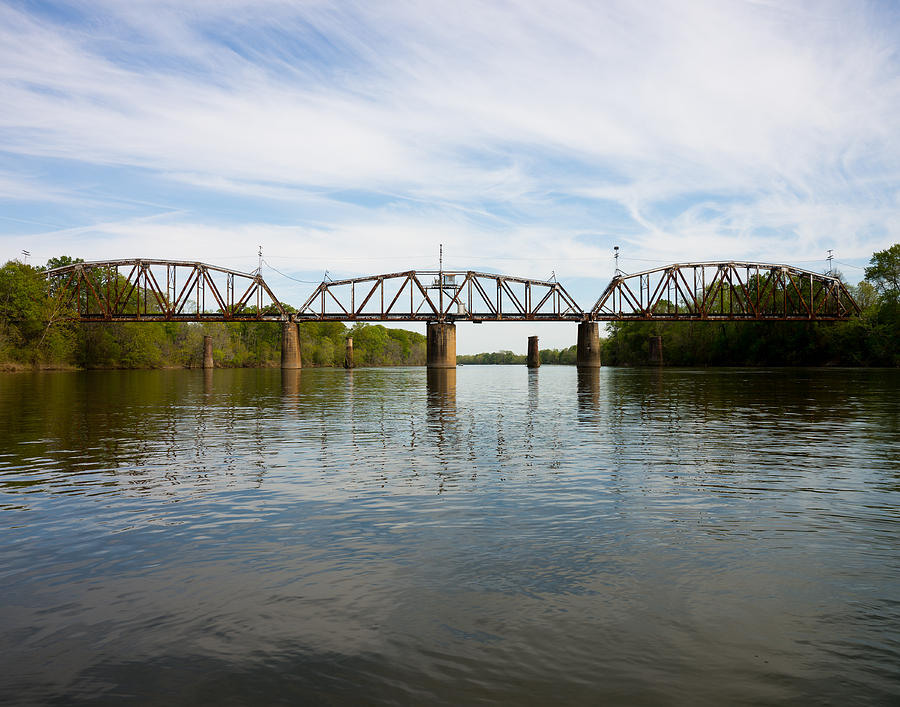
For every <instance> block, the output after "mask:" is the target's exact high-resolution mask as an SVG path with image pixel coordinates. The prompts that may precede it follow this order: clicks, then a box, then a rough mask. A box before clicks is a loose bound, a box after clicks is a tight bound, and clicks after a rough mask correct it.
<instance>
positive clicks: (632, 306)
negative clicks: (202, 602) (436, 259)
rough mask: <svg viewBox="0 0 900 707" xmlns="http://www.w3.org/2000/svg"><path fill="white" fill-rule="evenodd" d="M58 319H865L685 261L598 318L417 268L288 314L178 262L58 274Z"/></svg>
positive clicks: (615, 290)
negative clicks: (852, 317)
mask: <svg viewBox="0 0 900 707" xmlns="http://www.w3.org/2000/svg"><path fill="white" fill-rule="evenodd" d="M45 274H46V275H47V277H48V278H49V282H50V291H51V293H53V294H54V296H55V298H56V315H55V317H54V318H55V319H75V320H78V321H84V322H109V321H122V322H143V321H147V322H153V321H186V322H199V321H223V322H231V321H278V322H285V321H294V322H303V321H344V322H354V321H361V322H368V321H371V322H374V321H381V322H384V321H398V322H399V321H403V322H452V321H471V322H475V323H478V322H482V321H625V320H661V321H693V320H710V321H835V320H841V319H848V318H849V317H851V316H855V315H857V314H859V311H860V310H859V306H858V305H857V304H856V302H854V301H853V298H852V297H851V296H850V293H849V292H848V291H847V288H846V286H845V285H844V284H843V283H842V282H841V281H840V280H839V279H838V278H836V277H832V276H829V275H822V274H819V273H814V272H811V271H809V270H801V269H799V268H794V267H791V266H788V265H769V264H763V263H746V262H718V263H680V264H674V265H666V266H665V267H661V268H655V269H653V270H645V271H643V272H639V273H633V274H630V275H629V274H624V273H617V274H616V276H615V277H614V278H613V280H612V282H610V283H609V285H607V286H606V289H605V290H604V291H603V294H602V295H601V296H600V298H599V299H598V300H597V302H596V303H595V304H594V306H593V307H592V308H591V309H590V310H589V311H584V310H582V309H581V307H579V306H578V304H577V303H576V302H575V300H574V299H573V298H572V296H571V295H570V294H569V293H568V292H567V291H566V289H565V288H564V287H563V286H562V285H561V284H560V283H559V282H556V281H544V280H530V279H526V278H519V277H509V276H506V275H496V274H490V273H482V272H474V271H471V270H453V271H450V270H418V271H416V270H409V271H405V272H398V273H390V274H386V275H372V276H368V277H359V278H354V279H349V280H328V281H325V282H322V283H320V284H319V285H318V286H317V287H316V289H315V291H314V292H313V293H312V295H311V296H310V297H309V299H307V300H306V302H305V303H304V304H303V305H302V306H301V307H300V309H299V310H297V312H296V313H293V314H291V313H289V312H288V311H287V310H286V309H285V307H284V306H283V305H282V304H281V303H280V302H279V301H278V298H276V297H275V295H274V294H273V293H272V291H271V290H270V289H269V286H268V285H267V284H266V282H265V280H263V278H262V275H260V274H259V273H258V272H255V273H242V272H238V271H236V270H228V269H226V268H220V267H216V266H214V265H207V264H205V263H198V262H188V261H176V260H149V259H135V260H109V261H102V262H91V263H76V264H72V265H66V266H64V267H60V268H55V269H53V270H48V271H47V272H46V273H45Z"/></svg>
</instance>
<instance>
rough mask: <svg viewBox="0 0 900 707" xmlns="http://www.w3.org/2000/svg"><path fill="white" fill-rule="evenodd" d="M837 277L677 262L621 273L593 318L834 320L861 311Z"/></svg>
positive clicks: (763, 266)
mask: <svg viewBox="0 0 900 707" xmlns="http://www.w3.org/2000/svg"><path fill="white" fill-rule="evenodd" d="M859 311H860V310H859V306H858V305H857V304H856V302H854V300H853V298H852V297H851V295H850V293H849V291H848V290H847V287H846V286H845V285H844V283H843V282H841V281H840V280H839V279H838V278H836V277H832V276H830V275H823V274H820V273H815V272H812V271H809V270H801V269H800V268H794V267H791V266H788V265H771V264H764V263H748V262H724V263H722V262H719V263H678V264H673V265H666V266H665V267H661V268H655V269H652V270H645V271H643V272H638V273H633V274H630V275H626V274H622V273H620V274H617V275H616V276H615V277H614V278H613V280H612V282H610V283H609V285H607V287H606V289H605V290H604V291H603V294H601V295H600V297H599V299H598V300H597V302H596V303H595V304H594V306H593V307H592V308H591V311H590V315H589V316H590V318H591V319H593V320H601V321H602V320H606V321H616V320H628V319H644V320H646V319H654V320H668V321H685V320H726V321H795V320H807V321H810V320H818V321H833V320H840V319H847V318H849V317H850V316H854V315H856V314H859Z"/></svg>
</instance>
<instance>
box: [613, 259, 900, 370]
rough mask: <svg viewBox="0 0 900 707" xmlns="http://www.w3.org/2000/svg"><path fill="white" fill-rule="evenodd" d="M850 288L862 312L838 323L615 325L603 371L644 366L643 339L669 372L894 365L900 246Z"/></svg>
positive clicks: (899, 330) (899, 328)
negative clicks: (652, 340) (656, 345)
mask: <svg viewBox="0 0 900 707" xmlns="http://www.w3.org/2000/svg"><path fill="white" fill-rule="evenodd" d="M871 263H872V265H871V267H869V268H866V277H867V278H869V280H868V281H867V280H864V281H862V282H861V283H860V284H859V286H857V287H856V288H850V290H851V294H852V295H853V297H854V299H855V300H856V303H857V304H858V305H859V306H860V308H861V310H862V311H861V313H860V316H859V317H858V318H853V319H850V320H848V321H843V322H808V323H804V322H752V323H741V322H615V323H612V324H609V325H608V330H609V339H608V341H607V344H606V346H605V347H604V350H603V362H604V363H605V364H608V365H614V366H615V365H645V364H646V363H647V362H648V358H649V337H651V336H661V337H662V341H663V358H664V360H665V363H666V364H667V365H673V366H822V365H839V366H897V365H900V290H898V289H897V288H898V285H897V280H898V271H900V244H898V245H894V246H892V247H891V248H888V249H887V250H885V251H882V252H880V253H876V254H875V255H873V256H872V261H871Z"/></svg>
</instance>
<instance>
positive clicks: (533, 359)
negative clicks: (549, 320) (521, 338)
mask: <svg viewBox="0 0 900 707" xmlns="http://www.w3.org/2000/svg"><path fill="white" fill-rule="evenodd" d="M525 364H526V365H527V366H528V367H529V368H537V367H539V366H540V365H541V352H540V349H538V338H537V337H536V336H529V337H528V360H527V361H526V362H525Z"/></svg>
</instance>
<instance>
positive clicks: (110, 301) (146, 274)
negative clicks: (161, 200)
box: [45, 259, 288, 322]
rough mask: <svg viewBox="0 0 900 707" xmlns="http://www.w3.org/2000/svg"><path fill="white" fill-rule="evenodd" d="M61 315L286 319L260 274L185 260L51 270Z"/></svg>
mask: <svg viewBox="0 0 900 707" xmlns="http://www.w3.org/2000/svg"><path fill="white" fill-rule="evenodd" d="M45 274H46V276H47V277H48V278H49V280H50V290H51V292H52V293H53V294H54V295H55V297H56V301H57V313H58V316H60V317H63V318H72V319H77V320H80V321H120V322H138V321H142V322H143V321H167V322H171V321H188V322H199V321H204V322H205V321H223V322H233V321H283V320H286V319H287V318H288V314H287V312H285V309H284V307H283V306H282V305H281V303H280V302H279V301H278V299H277V298H276V297H275V295H274V294H272V291H271V290H270V289H269V286H268V285H267V284H266V283H265V280H263V278H262V276H261V275H259V274H251V273H242V272H238V271H236V270H228V269H227V268H220V267H216V266H215V265H208V264H206V263H196V262H187V261H180V260H148V259H135V260H105V261H98V262H91V263H75V264H72V265H65V266H63V267H60V268H55V269H53V270H48V271H47V272H46V273H45Z"/></svg>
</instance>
